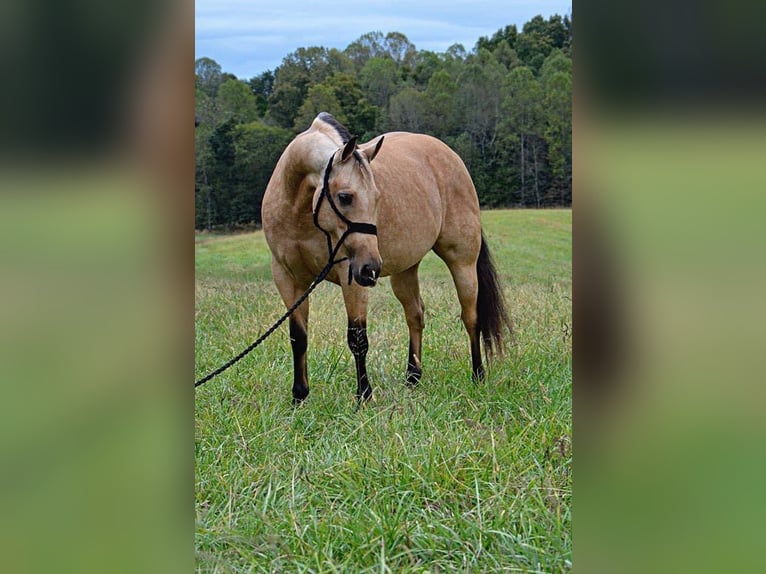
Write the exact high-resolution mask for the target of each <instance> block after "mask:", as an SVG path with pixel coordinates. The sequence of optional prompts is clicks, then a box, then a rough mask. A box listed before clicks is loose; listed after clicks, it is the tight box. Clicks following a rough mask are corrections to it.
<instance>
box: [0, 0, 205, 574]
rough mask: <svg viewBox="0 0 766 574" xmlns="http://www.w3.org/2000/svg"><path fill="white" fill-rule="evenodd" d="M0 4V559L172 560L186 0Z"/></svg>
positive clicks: (182, 337) (182, 511) (187, 233)
mask: <svg viewBox="0 0 766 574" xmlns="http://www.w3.org/2000/svg"><path fill="white" fill-rule="evenodd" d="M2 13H3V16H2V19H0V29H2V31H3V34H0V47H2V49H0V69H1V70H2V71H3V78H4V79H5V80H4V82H3V90H2V91H1V92H2V93H1V94H0V295H1V296H2V304H0V317H1V322H2V329H1V330H0V365H2V368H0V373H1V374H0V381H2V396H3V399H2V401H0V429H1V431H2V432H0V460H2V465H1V466H0V484H1V485H2V488H0V492H1V493H2V494H0V503H1V505H2V508H3V511H2V513H0V540H2V542H1V543H0V545H1V547H2V550H1V551H0V556H1V557H0V570H2V571H4V572H17V573H25V572H86V573H87V572H126V573H127V572H163V573H164V572H189V571H192V570H193V568H194V551H193V533H194V514H193V472H194V471H193V458H192V457H193V446H192V445H193V419H192V416H193V415H192V413H193V392H192V386H191V382H192V380H193V344H192V341H193V338H192V333H193V328H194V326H193V321H194V315H193V290H192V285H193V282H192V278H193V242H192V239H191V237H192V235H191V234H192V225H193V220H194V219H193V195H192V192H191V190H192V189H193V177H194V175H193V174H194V169H193V162H194V148H193V146H194V144H193V142H194V134H193V130H194V126H193V122H192V118H193V115H194V102H193V97H194V96H193V89H192V86H193V74H194V56H193V47H194V36H193V31H194V21H193V5H192V4H191V3H188V2H181V1H180V0H165V1H163V2H141V1H139V2H126V1H125V0H118V1H117V2H108V3H102V4H94V3H83V2H63V3H62V2H53V1H44V0H36V1H35V0H33V1H30V2H20V1H17V0H13V1H12V2H10V3H5V4H4V7H3V10H2Z"/></svg>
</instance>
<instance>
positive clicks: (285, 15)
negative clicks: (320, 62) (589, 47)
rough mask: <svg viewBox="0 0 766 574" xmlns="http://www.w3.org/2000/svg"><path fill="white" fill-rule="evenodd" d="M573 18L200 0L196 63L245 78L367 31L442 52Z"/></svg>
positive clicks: (512, 8) (482, 7)
mask: <svg viewBox="0 0 766 574" xmlns="http://www.w3.org/2000/svg"><path fill="white" fill-rule="evenodd" d="M571 13H572V0H472V1H469V2H466V1H463V0H374V1H372V2H362V1H359V0H357V1H353V0H320V1H315V0H297V1H295V0H293V1H285V0H270V1H269V2H264V1H263V0H197V1H196V2H195V23H196V24H195V28H196V29H195V40H196V46H195V57H196V58H201V57H203V56H204V57H208V58H212V59H213V60H215V61H216V62H218V63H219V64H220V65H221V68H222V69H223V71H224V72H229V73H232V74H234V75H235V76H237V77H238V78H241V79H244V80H247V79H250V78H252V77H253V76H258V75H260V74H261V73H262V72H265V71H267V70H274V69H275V68H276V67H277V66H279V65H280V64H281V62H282V59H283V58H284V57H285V56H287V55H288V54H289V53H291V52H294V51H295V50H297V49H298V48H308V47H310V46H323V47H325V48H338V49H339V50H343V49H344V48H346V46H348V45H349V44H350V43H351V42H353V41H354V40H356V39H358V38H359V37H360V36H362V35H363V34H366V33H367V32H375V31H380V32H383V34H386V33H388V32H401V33H403V34H404V35H405V36H407V38H408V39H409V41H410V42H411V43H412V44H414V45H415V48H417V49H418V50H431V51H433V52H444V51H446V50H447V48H449V47H450V46H451V45H453V44H456V43H459V44H463V46H464V47H465V49H466V50H468V51H470V50H471V49H472V48H473V47H474V45H475V44H476V41H477V40H478V39H479V37H480V36H491V35H492V34H494V33H495V32H496V31H497V30H498V29H500V28H503V27H505V26H508V25H510V24H516V26H517V27H518V28H519V30H521V27H522V26H523V25H524V23H525V22H527V21H528V20H530V19H531V18H532V17H534V16H536V15H538V14H540V15H542V16H543V17H545V18H546V19H547V18H548V17H549V16H552V15H553V14H560V15H561V16H564V15H570V16H571Z"/></svg>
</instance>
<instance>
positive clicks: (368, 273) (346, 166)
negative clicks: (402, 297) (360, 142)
mask: <svg viewBox="0 0 766 574" xmlns="http://www.w3.org/2000/svg"><path fill="white" fill-rule="evenodd" d="M382 143H383V138H382V137H381V138H380V139H379V140H378V143H377V144H376V145H375V146H374V147H373V146H370V147H366V148H364V149H363V148H359V147H357V145H356V137H353V138H351V139H350V140H349V141H348V143H346V144H345V145H344V146H343V147H342V148H340V149H338V151H336V152H335V153H334V154H333V155H332V157H331V158H330V161H329V162H328V164H327V167H326V168H325V172H324V173H323V174H322V181H323V183H322V185H321V186H320V187H318V188H317V190H316V193H315V194H314V217H315V220H316V222H317V224H318V225H319V227H320V228H321V229H323V230H324V231H325V232H327V233H329V234H330V237H331V238H332V242H333V245H337V244H338V242H339V241H342V242H343V243H342V246H341V247H340V251H339V254H340V255H341V256H345V257H348V259H349V265H350V275H351V276H353V278H354V280H355V281H356V282H357V283H359V285H362V286H364V287H369V286H372V285H375V283H376V282H377V280H378V277H380V269H381V267H382V265H383V261H382V260H381V258H380V252H379V251H378V237H377V229H376V227H375V226H376V224H377V220H378V199H379V197H380V192H379V191H378V188H377V187H376V186H375V179H374V178H373V176H372V170H371V169H370V162H371V161H372V160H373V159H374V158H375V156H376V155H377V153H378V150H380V146H381V144H382Z"/></svg>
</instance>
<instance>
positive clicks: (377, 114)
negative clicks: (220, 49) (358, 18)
mask: <svg viewBox="0 0 766 574" xmlns="http://www.w3.org/2000/svg"><path fill="white" fill-rule="evenodd" d="M571 41H572V22H571V20H570V19H569V17H566V16H565V17H563V18H562V17H561V16H558V15H554V16H551V17H549V18H548V19H545V18H543V17H542V16H536V17H534V18H532V19H531V20H530V21H529V22H527V23H526V24H525V25H524V26H523V27H522V30H521V31H519V30H518V29H517V27H516V26H515V25H511V26H505V27H503V28H500V29H498V31H497V32H496V33H495V34H493V35H492V36H491V37H489V38H488V37H481V38H479V40H478V41H477V43H476V46H475V47H474V48H473V50H471V51H470V52H468V51H466V49H465V48H464V47H463V46H462V45H460V44H454V45H453V46H450V48H448V49H447V51H446V52H444V53H435V52H431V51H427V50H421V51H418V50H417V49H416V47H415V46H414V45H413V44H412V43H411V42H410V41H409V40H408V38H407V37H406V36H405V35H404V34H402V33H400V32H388V33H386V34H384V33H383V32H380V31H375V32H369V33H367V34H364V35H362V36H360V37H359V38H358V39H357V40H355V41H354V42H352V43H351V44H349V45H348V46H347V47H346V49H345V50H342V51H340V50H337V49H327V48H323V47H320V46H312V47H306V48H299V49H298V50H296V51H295V52H292V53H291V54H288V55H287V56H286V57H285V58H284V59H283V61H282V64H281V65H280V66H279V67H278V68H277V69H276V70H274V71H266V72H263V73H261V74H260V75H259V76H255V77H252V78H250V80H248V81H247V82H245V81H242V80H240V79H237V78H235V77H234V76H232V75H231V74H227V73H225V72H223V71H222V70H221V66H220V65H219V64H218V63H217V62H215V61H214V60H211V59H210V58H200V59H199V60H197V62H196V66H195V70H196V77H195V87H196V97H197V100H196V114H197V118H198V119H199V120H200V125H199V127H198V128H197V131H196V137H195V144H196V149H195V157H196V186H195V187H196V192H197V199H198V201H197V206H198V210H199V209H200V205H201V204H204V205H205V206H208V207H207V208H206V209H205V215H204V216H199V215H198V217H197V227H198V228H202V227H206V226H208V224H209V222H211V221H215V223H213V224H212V225H213V226H214V227H215V226H224V227H227V226H228V227H231V226H235V225H240V224H242V223H243V221H244V220H243V218H245V217H253V218H254V219H253V220H252V221H254V222H258V221H259V219H258V218H259V213H260V212H259V204H258V205H254V204H252V203H253V202H259V201H260V196H259V195H258V194H256V193H250V194H249V195H248V194H245V193H243V192H242V191H241V189H242V188H243V186H244V185H245V184H244V183H243V182H248V181H251V180H252V175H251V174H248V173H245V172H242V171H241V170H243V169H245V168H246V166H247V164H248V162H246V161H244V159H242V158H239V157H238V156H237V153H245V152H244V151H243V150H244V149H246V147H240V148H237V142H236V140H237V138H239V137H243V136H242V133H241V132H240V131H237V130H235V129H234V128H235V127H237V126H244V125H249V124H252V123H253V122H258V123H259V125H261V126H264V127H265V126H274V127H278V128H282V130H283V131H282V132H280V133H291V134H293V135H295V134H296V133H298V132H300V131H302V130H304V129H306V128H307V127H308V126H309V125H310V123H311V121H313V119H314V118H315V117H316V115H317V114H318V113H319V112H321V111H327V112H330V113H332V114H333V115H334V116H335V117H336V118H337V119H338V120H339V121H341V122H342V123H344V124H345V125H346V127H347V128H348V129H349V131H351V133H353V134H356V135H358V136H360V137H361V139H362V141H365V140H367V139H370V138H371V137H373V136H375V135H377V134H379V133H382V132H384V131H388V130H408V131H418V132H424V133H429V134H431V135H434V136H436V137H438V138H440V139H442V140H444V141H445V142H447V143H448V144H449V145H451V146H453V148H454V149H455V150H456V151H457V152H458V153H459V154H460V156H461V157H462V158H463V161H464V162H465V163H466V165H467V166H468V168H469V170H470V172H471V175H472V177H473V179H474V183H475V184H476V188H477V192H478V194H479V201H480V202H481V204H482V205H483V206H491V207H502V206H521V207H529V206H543V205H545V206H552V205H563V206H568V205H571V201H572V151H571V145H572V117H571V116H572V113H571V98H572V60H571ZM231 122H233V123H231ZM227 138H229V139H232V140H233V141H232V142H229V141H228V139H227ZM230 148H233V149H235V150H237V149H239V150H240V151H239V152H235V153H234V156H235V159H234V161H233V163H231V162H230V158H229V156H230V155H231V154H230V153H228V152H227V149H230ZM269 153H271V149H270V148H269ZM276 157H278V154H277V156H275V158H274V163H276ZM227 162H229V163H227ZM273 167H274V164H272V165H271V166H266V167H264V169H265V171H267V172H270V171H271V170H272V169H273ZM213 180H215V181H213ZM211 190H215V191H211ZM213 196H215V197H217V198H218V200H217V201H218V204H216V201H214V200H213V199H212V197H213ZM235 198H236V201H235ZM221 202H223V203H221ZM235 203H236V205H234V204H235ZM248 203H249V204H248ZM250 204H252V205H250ZM216 205H217V207H216ZM210 214H215V216H210Z"/></svg>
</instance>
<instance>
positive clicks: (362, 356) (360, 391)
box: [347, 320, 372, 403]
mask: <svg viewBox="0 0 766 574" xmlns="http://www.w3.org/2000/svg"><path fill="white" fill-rule="evenodd" d="M347 339H348V348H349V349H351V354H352V355H354V362H355V363H356V398H357V400H358V401H359V402H360V403H361V402H362V401H368V400H370V398H371V397H372V387H371V386H370V382H369V380H368V378H367V349H368V348H369V341H368V340H367V323H366V322H364V321H351V320H349V322H348V331H347Z"/></svg>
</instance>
